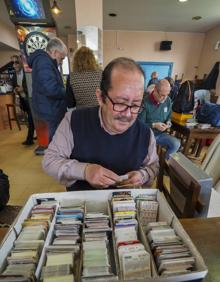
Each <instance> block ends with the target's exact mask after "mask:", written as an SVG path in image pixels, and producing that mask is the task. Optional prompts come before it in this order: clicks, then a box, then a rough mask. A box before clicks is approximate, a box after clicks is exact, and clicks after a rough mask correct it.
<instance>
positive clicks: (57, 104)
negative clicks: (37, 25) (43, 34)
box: [28, 37, 67, 142]
mask: <svg viewBox="0 0 220 282" xmlns="http://www.w3.org/2000/svg"><path fill="white" fill-rule="evenodd" d="M66 55H67V48H66V45H65V44H64V43H63V41H62V40H60V39H59V38H57V37H54V38H52V39H51V40H50V41H49V42H48V45H47V48H46V51H44V50H41V49H39V50H36V51H35V52H34V53H33V54H31V56H30V57H29V58H28V64H29V66H30V67H31V68H32V107H33V114H34V119H35V120H38V121H43V122H46V124H47V126H48V132H49V142H50V141H51V140H52V137H53V135H54V133H55V131H56V129H57V127H58V125H59V123H60V121H61V120H62V118H63V117H64V114H65V112H66V107H67V103H66V90H65V87H64V85H63V80H62V76H61V74H60V72H59V69H58V66H60V65H61V64H62V62H63V59H64V58H65V57H66Z"/></svg>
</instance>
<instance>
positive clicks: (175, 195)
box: [157, 150, 202, 218]
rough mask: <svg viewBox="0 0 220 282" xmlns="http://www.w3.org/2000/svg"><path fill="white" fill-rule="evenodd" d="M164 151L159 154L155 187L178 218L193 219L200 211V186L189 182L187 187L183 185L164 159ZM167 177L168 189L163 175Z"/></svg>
mask: <svg viewBox="0 0 220 282" xmlns="http://www.w3.org/2000/svg"><path fill="white" fill-rule="evenodd" d="M164 154H165V151H164V150H162V152H161V154H160V172H159V175H158V179H157V187H158V188H159V189H160V191H162V192H163V193H164V195H165V197H166V199H167V201H168V203H169V205H170V207H171V208H172V210H173V211H174V213H175V214H176V216H177V217H178V218H190V217H194V214H195V211H196V210H198V209H201V208H202V207H201V205H199V204H198V203H199V194H200V188H201V187H200V185H199V183H198V182H196V181H195V180H193V179H192V180H191V182H190V184H189V185H186V184H185V183H184V179H182V177H181V175H179V174H178V173H177V172H176V171H175V168H174V167H171V166H170V165H169V163H168V162H167V161H166V160H165V158H164ZM165 172H166V174H167V175H168V176H169V187H167V182H166V181H165V177H164V174H165Z"/></svg>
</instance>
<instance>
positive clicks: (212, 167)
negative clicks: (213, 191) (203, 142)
mask: <svg viewBox="0 0 220 282" xmlns="http://www.w3.org/2000/svg"><path fill="white" fill-rule="evenodd" d="M219 160H220V134H218V136H217V137H216V138H215V139H214V140H213V142H212V144H211V145H210V147H209V148H208V151H207V154H206V156H205V159H204V160H203V162H202V165H201V168H202V170H204V171H205V172H206V173H207V174H208V175H209V176H210V177H212V178H213V187H215V185H216V184H217V182H218V181H219V180H220V168H219Z"/></svg>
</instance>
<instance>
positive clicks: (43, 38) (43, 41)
mask: <svg viewBox="0 0 220 282" xmlns="http://www.w3.org/2000/svg"><path fill="white" fill-rule="evenodd" d="M48 41H49V37H48V36H47V35H46V34H44V33H42V32H39V31H32V32H30V33H28V34H27V36H26V37H25V40H24V51H25V54H26V56H27V57H28V56H30V55H31V54H32V53H33V52H34V51H35V50H37V49H43V50H45V49H46V47H47V43H48Z"/></svg>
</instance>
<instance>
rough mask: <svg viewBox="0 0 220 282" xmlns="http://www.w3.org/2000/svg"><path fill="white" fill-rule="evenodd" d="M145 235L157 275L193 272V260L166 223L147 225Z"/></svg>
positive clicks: (186, 248)
mask: <svg viewBox="0 0 220 282" xmlns="http://www.w3.org/2000/svg"><path fill="white" fill-rule="evenodd" d="M146 233H147V238H148V241H149V243H150V246H151V249H152V253H153V256H154V259H155V263H156V266H157V269H158V273H159V275H162V276H173V275H179V274H185V273H190V272H191V271H192V270H194V267H195V258H194V257H193V256H192V254H191V252H190V250H189V248H188V247H187V246H186V245H185V244H184V243H183V241H182V239H181V238H180V237H179V236H178V235H176V233H175V230H174V229H173V228H172V227H170V226H169V225H168V224H167V223H166V222H153V223H149V224H148V225H147V228H146Z"/></svg>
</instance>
